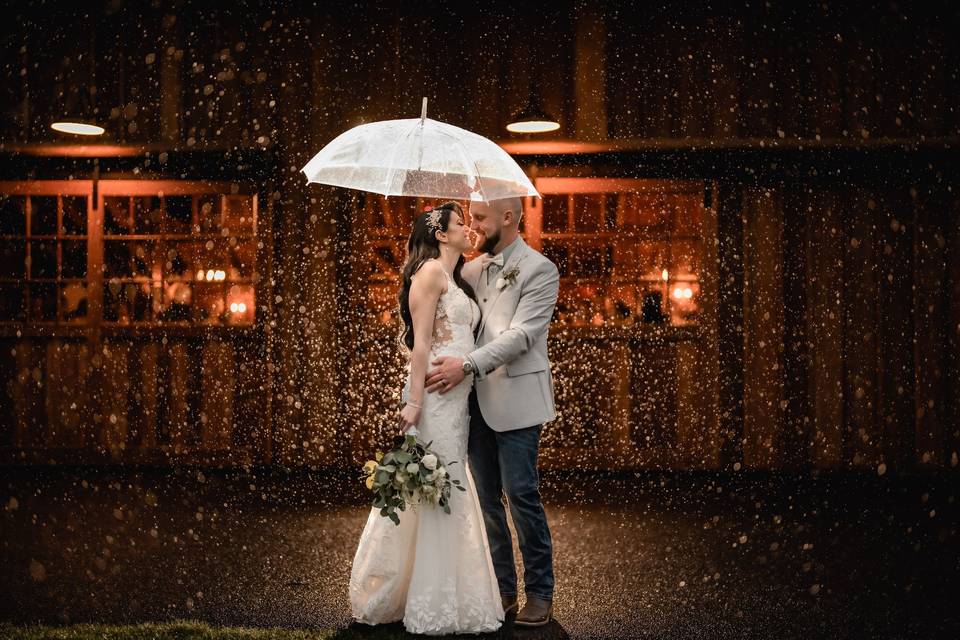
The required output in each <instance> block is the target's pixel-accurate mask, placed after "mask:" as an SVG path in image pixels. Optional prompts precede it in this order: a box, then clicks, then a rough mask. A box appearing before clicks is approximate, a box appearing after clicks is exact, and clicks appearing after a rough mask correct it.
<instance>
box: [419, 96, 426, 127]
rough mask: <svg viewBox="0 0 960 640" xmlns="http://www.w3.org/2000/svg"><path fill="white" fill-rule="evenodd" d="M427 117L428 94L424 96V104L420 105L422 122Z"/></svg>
mask: <svg viewBox="0 0 960 640" xmlns="http://www.w3.org/2000/svg"><path fill="white" fill-rule="evenodd" d="M426 119H427V96H423V106H422V107H420V123H421V124H423V121H424V120H426Z"/></svg>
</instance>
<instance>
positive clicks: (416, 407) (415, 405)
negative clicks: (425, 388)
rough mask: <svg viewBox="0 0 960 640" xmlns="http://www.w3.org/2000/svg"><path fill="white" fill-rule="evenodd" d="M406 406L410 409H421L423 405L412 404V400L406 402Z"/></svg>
mask: <svg viewBox="0 0 960 640" xmlns="http://www.w3.org/2000/svg"><path fill="white" fill-rule="evenodd" d="M407 404H408V405H410V406H411V407H413V408H415V409H423V405H422V404H417V403H416V402H414V401H413V400H407Z"/></svg>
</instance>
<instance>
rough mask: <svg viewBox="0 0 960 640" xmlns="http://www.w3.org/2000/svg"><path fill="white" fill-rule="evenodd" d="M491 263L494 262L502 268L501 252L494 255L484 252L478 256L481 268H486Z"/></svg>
mask: <svg viewBox="0 0 960 640" xmlns="http://www.w3.org/2000/svg"><path fill="white" fill-rule="evenodd" d="M492 264H495V265H497V266H498V267H500V268H501V269H503V254H502V253H498V254H497V255H495V256H491V255H490V254H489V253H485V254H484V255H483V256H482V257H481V258H480V266H481V268H483V269H486V268H487V267H489V266H490V265H492Z"/></svg>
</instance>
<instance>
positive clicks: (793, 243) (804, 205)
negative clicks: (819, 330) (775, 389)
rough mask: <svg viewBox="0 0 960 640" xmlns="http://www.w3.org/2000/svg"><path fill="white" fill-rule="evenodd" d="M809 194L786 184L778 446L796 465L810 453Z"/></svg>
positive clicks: (805, 461)
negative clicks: (780, 422)
mask: <svg viewBox="0 0 960 640" xmlns="http://www.w3.org/2000/svg"><path fill="white" fill-rule="evenodd" d="M808 202H809V200H808V198H807V194H806V193H804V187H790V188H785V189H784V192H783V204H782V207H781V217H782V219H783V231H782V238H783V240H782V245H783V249H782V255H783V258H782V260H783V283H782V289H783V303H782V307H783V374H782V379H783V399H782V401H781V406H782V408H783V430H782V432H781V433H780V435H779V437H778V438H777V446H778V447H779V449H780V450H781V451H782V452H783V462H784V464H785V465H787V466H790V467H792V468H802V467H807V466H809V464H810V459H809V453H810V451H809V446H808V444H807V443H808V442H809V432H810V428H811V425H810V402H809V395H808V393H809V389H810V386H809V382H808V378H809V371H810V357H809V348H808V345H809V343H808V339H807V333H806V329H807V326H806V321H807V315H808V314H807V304H808V300H807V295H808V288H807V265H806V261H807V257H808V251H807V241H808V238H809V234H808V232H807V224H808V221H809V204H808Z"/></svg>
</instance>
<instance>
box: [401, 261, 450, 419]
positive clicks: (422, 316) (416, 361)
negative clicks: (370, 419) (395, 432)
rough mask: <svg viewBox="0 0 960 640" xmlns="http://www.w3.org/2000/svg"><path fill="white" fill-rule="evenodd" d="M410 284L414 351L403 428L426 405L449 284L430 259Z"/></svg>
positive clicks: (418, 417)
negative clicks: (441, 304)
mask: <svg viewBox="0 0 960 640" xmlns="http://www.w3.org/2000/svg"><path fill="white" fill-rule="evenodd" d="M416 275H417V277H415V278H413V279H412V281H411V283H410V317H411V318H412V320H413V351H412V352H411V353H410V392H409V396H408V400H407V404H406V406H405V407H404V408H403V411H401V413H400V420H401V425H400V427H401V428H402V429H403V430H404V431H406V430H407V429H409V428H410V427H412V426H414V425H416V423H417V421H418V420H419V419H420V409H421V408H422V407H423V387H424V380H425V379H426V377H427V361H428V360H429V359H430V342H431V340H432V339H433V323H434V318H435V316H436V313H437V301H438V300H439V299H440V294H441V293H443V288H444V285H445V283H446V277H445V276H444V274H443V268H442V267H441V266H440V265H439V264H438V263H436V262H432V261H431V262H426V263H424V265H423V266H422V267H420V269H419V270H418V271H417V274H416Z"/></svg>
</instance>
